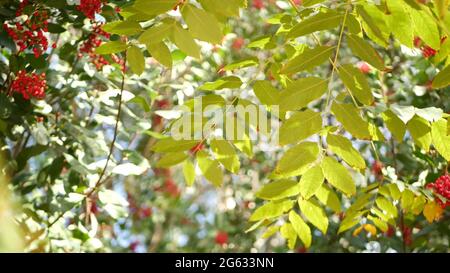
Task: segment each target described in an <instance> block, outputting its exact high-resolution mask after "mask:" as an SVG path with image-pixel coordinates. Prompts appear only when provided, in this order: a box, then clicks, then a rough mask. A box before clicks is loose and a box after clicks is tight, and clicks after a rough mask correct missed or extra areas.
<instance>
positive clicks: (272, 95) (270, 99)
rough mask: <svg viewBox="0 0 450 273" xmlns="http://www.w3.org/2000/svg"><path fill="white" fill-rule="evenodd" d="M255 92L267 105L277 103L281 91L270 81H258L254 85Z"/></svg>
mask: <svg viewBox="0 0 450 273" xmlns="http://www.w3.org/2000/svg"><path fill="white" fill-rule="evenodd" d="M253 92H254V93H255V95H256V97H257V98H258V99H259V101H260V102H261V103H262V104H265V105H277V104H278V101H279V99H280V92H279V91H278V90H277V89H276V88H275V87H273V86H272V84H271V83H270V82H269V81H256V82H255V84H254V85H253Z"/></svg>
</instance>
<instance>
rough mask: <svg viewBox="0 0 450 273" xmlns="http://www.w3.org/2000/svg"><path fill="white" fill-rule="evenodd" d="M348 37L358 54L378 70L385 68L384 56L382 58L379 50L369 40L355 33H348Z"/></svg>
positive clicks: (353, 49)
mask: <svg viewBox="0 0 450 273" xmlns="http://www.w3.org/2000/svg"><path fill="white" fill-rule="evenodd" d="M347 39H348V45H349V47H350V49H351V50H352V51H353V53H354V54H355V55H356V56H358V57H359V58H361V59H362V60H364V61H366V62H368V63H369V64H371V65H372V66H373V67H375V68H376V69H378V70H384V69H385V66H384V61H383V58H381V56H380V55H379V54H378V52H377V51H376V50H375V49H374V48H373V47H372V46H371V45H370V44H369V43H368V42H367V41H365V40H363V39H362V38H360V37H358V36H356V35H353V34H349V35H347Z"/></svg>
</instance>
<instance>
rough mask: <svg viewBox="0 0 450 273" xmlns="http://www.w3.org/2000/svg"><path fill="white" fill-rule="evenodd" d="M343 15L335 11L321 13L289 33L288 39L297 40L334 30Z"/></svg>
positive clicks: (296, 26) (304, 21)
mask: <svg viewBox="0 0 450 273" xmlns="http://www.w3.org/2000/svg"><path fill="white" fill-rule="evenodd" d="M342 18H343V15H342V14H340V13H337V12H335V11H331V10H330V11H328V12H326V13H319V14H317V15H314V16H313V17H310V18H307V19H305V20H303V21H301V22H300V23H298V24H297V25H295V26H294V27H293V28H292V29H291V30H290V31H289V33H288V38H297V37H300V36H304V35H307V34H310V33H313V32H316V31H322V30H326V29H333V28H335V27H337V26H338V25H339V24H340V23H341V21H342Z"/></svg>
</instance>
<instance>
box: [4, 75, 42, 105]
mask: <svg viewBox="0 0 450 273" xmlns="http://www.w3.org/2000/svg"><path fill="white" fill-rule="evenodd" d="M11 89H12V90H13V91H14V92H17V93H20V94H22V96H23V98H24V99H26V100H28V99H30V98H32V97H34V98H36V99H43V98H44V97H45V90H46V89H47V82H46V80H45V74H44V73H42V74H40V75H38V74H36V73H29V74H27V73H26V72H25V70H20V71H19V72H18V73H17V75H16V78H15V80H14V81H13V82H12V84H11Z"/></svg>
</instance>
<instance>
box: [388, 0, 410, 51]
mask: <svg viewBox="0 0 450 273" xmlns="http://www.w3.org/2000/svg"><path fill="white" fill-rule="evenodd" d="M386 4H387V6H388V9H389V11H390V14H389V16H388V24H389V28H390V29H391V31H392V33H393V34H394V36H395V38H397V39H398V40H399V41H400V42H401V43H402V44H404V45H406V46H407V47H409V48H413V41H414V28H413V27H411V26H412V25H413V22H412V18H411V14H410V12H409V8H408V6H407V4H406V3H405V1H403V0H386Z"/></svg>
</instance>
